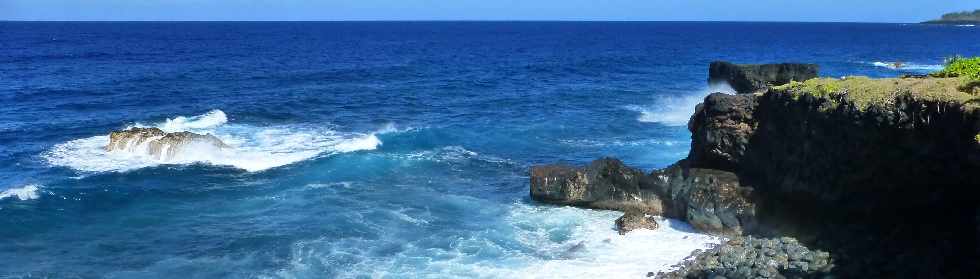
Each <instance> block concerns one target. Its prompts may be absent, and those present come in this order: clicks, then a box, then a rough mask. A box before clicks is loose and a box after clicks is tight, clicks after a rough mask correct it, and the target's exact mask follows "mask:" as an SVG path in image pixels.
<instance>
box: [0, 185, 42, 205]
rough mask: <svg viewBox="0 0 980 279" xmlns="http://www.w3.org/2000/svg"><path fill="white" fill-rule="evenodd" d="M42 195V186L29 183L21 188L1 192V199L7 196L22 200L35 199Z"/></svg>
mask: <svg viewBox="0 0 980 279" xmlns="http://www.w3.org/2000/svg"><path fill="white" fill-rule="evenodd" d="M40 197H41V186H40V185H37V184H28V185H25V186H24V187H20V188H10V189H7V190H4V191H3V192H0V200H2V199H6V198H17V199H19V200H22V201H26V200H33V199H37V198H40Z"/></svg>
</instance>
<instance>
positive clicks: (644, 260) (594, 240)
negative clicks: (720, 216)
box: [263, 203, 723, 278]
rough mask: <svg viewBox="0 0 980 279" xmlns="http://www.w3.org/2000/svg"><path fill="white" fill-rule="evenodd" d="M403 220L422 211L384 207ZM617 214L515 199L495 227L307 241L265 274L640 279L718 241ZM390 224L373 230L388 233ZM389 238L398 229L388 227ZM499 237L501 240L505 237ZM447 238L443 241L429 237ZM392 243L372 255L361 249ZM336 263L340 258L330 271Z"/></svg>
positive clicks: (410, 221) (682, 227) (419, 222)
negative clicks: (621, 224) (637, 226)
mask: <svg viewBox="0 0 980 279" xmlns="http://www.w3.org/2000/svg"><path fill="white" fill-rule="evenodd" d="M388 213H389V214H391V215H392V217H393V218H394V219H396V220H399V221H402V222H404V223H405V224H406V225H409V226H426V225H428V224H429V222H430V221H428V220H427V218H426V217H427V216H425V215H424V214H418V213H417V212H416V213H412V214H410V213H407V212H403V211H398V210H396V211H389V212H388ZM621 214H622V213H621V212H614V211H605V210H588V209H579V208H572V207H550V206H536V205H529V204H525V203H515V204H514V205H513V206H512V207H511V208H510V209H509V210H508V213H506V215H505V216H503V220H502V221H503V223H502V224H500V226H499V227H497V226H495V229H488V230H486V231H479V232H474V233H472V234H463V235H460V236H459V237H456V238H451V239H445V240H443V239H440V238H438V237H435V238H428V237H423V238H422V239H420V240H410V239H401V238H382V239H363V238H353V237H351V238H343V239H331V238H322V239H313V240H307V241H300V242H297V243H295V244H294V245H293V251H292V257H291V258H292V260H291V263H290V265H289V267H287V268H285V269H282V270H279V271H278V272H277V273H276V274H274V275H268V276H263V277H272V278H311V277H319V276H323V274H325V273H326V272H330V271H331V270H333V271H334V272H337V273H336V274H330V276H329V277H335V278H386V277H389V276H394V277H397V278H447V277H450V278H643V277H645V276H646V274H647V273H648V272H660V271H669V270H671V269H672V268H673V267H671V266H672V265H675V264H677V263H680V262H681V261H682V260H683V259H684V258H686V257H687V256H689V255H690V254H691V253H692V252H693V251H694V250H697V249H707V248H709V247H711V246H712V245H715V244H718V243H720V242H721V241H722V240H723V239H721V238H718V237H713V236H709V235H704V234H699V233H695V232H693V229H692V228H691V227H690V226H689V225H687V224H685V223H683V222H681V221H677V220H671V219H662V218H661V219H658V222H659V223H660V228H658V229H657V230H653V231H651V230H636V231H632V232H630V233H628V234H626V235H619V234H618V233H617V232H616V231H615V230H614V228H613V226H614V220H615V219H616V218H618V217H619V216H620V215H621ZM391 229H392V228H390V227H379V228H377V230H379V231H385V232H390V231H389V230H391ZM391 235H393V236H397V235H399V234H396V233H392V234H391ZM505 239H506V240H505ZM438 241H447V242H449V244H448V245H446V246H440V245H437V246H436V247H433V246H432V244H431V243H432V242H438ZM389 244H390V245H391V246H393V247H399V249H398V250H399V252H397V253H395V254H385V255H384V256H377V255H373V254H372V253H371V252H370V250H371V249H372V248H369V247H379V246H385V245H389ZM515 244H517V246H515ZM337 261H344V262H346V263H348V264H347V265H346V266H345V269H343V270H339V271H337V270H336V269H334V265H335V263H336V262H337Z"/></svg>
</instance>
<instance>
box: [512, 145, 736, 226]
mask: <svg viewBox="0 0 980 279" xmlns="http://www.w3.org/2000/svg"><path fill="white" fill-rule="evenodd" d="M751 191H752V190H751V189H750V188H747V187H741V185H740V184H739V182H738V178H737V177H736V176H735V174H733V173H730V172H725V171H718V170H712V169H698V168H689V167H687V166H686V164H685V163H684V162H680V163H678V164H676V165H674V166H672V167H669V168H667V169H664V170H657V171H654V172H653V173H652V174H649V175H647V174H644V173H643V172H641V171H639V170H636V169H633V168H630V167H627V166H625V165H623V163H622V162H621V161H619V160H616V159H612V158H604V159H599V160H596V161H594V162H592V164H590V165H589V166H586V167H581V168H576V167H569V166H562V165H545V166H535V167H532V168H531V198H532V199H534V200H537V201H541V202H547V203H554V204H563V205H574V206H581V207H588V208H598V209H612V210H622V211H629V210H637V211H639V212H643V213H646V214H653V215H663V216H666V217H671V218H679V219H684V220H687V221H688V222H689V223H691V225H693V226H694V227H695V228H698V229H701V230H703V231H706V232H711V233H717V234H725V235H732V234H740V233H741V232H742V231H744V230H745V229H746V228H751V227H753V226H754V224H755V217H754V215H755V205H754V204H752V202H750V201H749V194H750V193H751Z"/></svg>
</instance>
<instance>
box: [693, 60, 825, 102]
mask: <svg viewBox="0 0 980 279" xmlns="http://www.w3.org/2000/svg"><path fill="white" fill-rule="evenodd" d="M818 70H819V67H818V66H817V65H816V64H799V63H782V64H756V65H750V64H744V65H743V64H732V63H729V62H725V61H715V62H711V65H710V66H709V67H708V83H709V84H717V83H725V82H727V83H728V84H729V85H731V86H732V88H733V89H735V91H736V92H738V93H742V94H745V93H755V92H765V91H766V89H768V88H769V87H770V86H776V85H783V84H787V83H789V82H790V81H804V80H808V79H811V78H815V77H817V71H818Z"/></svg>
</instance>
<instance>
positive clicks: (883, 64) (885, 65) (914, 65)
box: [871, 61, 944, 72]
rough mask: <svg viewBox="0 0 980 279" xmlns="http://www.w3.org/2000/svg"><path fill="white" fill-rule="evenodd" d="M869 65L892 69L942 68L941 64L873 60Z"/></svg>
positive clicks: (931, 69)
mask: <svg viewBox="0 0 980 279" xmlns="http://www.w3.org/2000/svg"><path fill="white" fill-rule="evenodd" d="M871 65H874V66H875V67H881V68H888V69H892V70H909V71H928V72H931V71H939V70H942V69H943V68H944V66H943V65H935V64H917V63H907V62H902V63H899V64H896V62H882V61H875V62H871Z"/></svg>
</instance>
